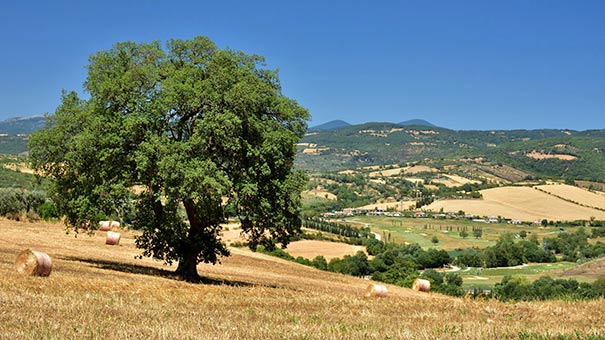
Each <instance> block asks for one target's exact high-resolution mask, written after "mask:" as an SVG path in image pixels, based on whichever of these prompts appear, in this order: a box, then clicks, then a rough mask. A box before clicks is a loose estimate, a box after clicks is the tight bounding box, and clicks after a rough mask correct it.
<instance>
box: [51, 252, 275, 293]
mask: <svg viewBox="0 0 605 340" xmlns="http://www.w3.org/2000/svg"><path fill="white" fill-rule="evenodd" d="M61 259H62V260H65V261H77V262H84V263H88V264H90V265H91V266H93V267H96V268H101V269H105V270H113V271H118V272H123V273H129V274H139V275H149V276H156V277H163V278H168V279H172V280H177V281H184V280H183V278H182V277H180V276H179V275H177V274H175V273H174V272H173V271H169V270H166V269H159V268H155V267H149V266H143V265H138V264H131V263H123V262H117V261H107V260H99V259H91V258H83V257H76V256H62V257H61ZM190 283H201V284H211V285H226V286H234V287H251V286H258V285H256V284H253V283H250V282H243V281H233V280H219V279H213V278H209V277H203V276H201V277H200V280H199V281H196V282H190ZM274 288H277V287H274Z"/></svg>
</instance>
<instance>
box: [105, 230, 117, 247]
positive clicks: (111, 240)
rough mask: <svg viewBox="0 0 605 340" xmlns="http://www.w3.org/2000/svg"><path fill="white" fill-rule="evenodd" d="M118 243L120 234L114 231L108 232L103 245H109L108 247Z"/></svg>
mask: <svg viewBox="0 0 605 340" xmlns="http://www.w3.org/2000/svg"><path fill="white" fill-rule="evenodd" d="M119 243H120V233H116V232H115V231H108V232H107V238H106V239H105V244H109V245H110V246H116V245H118V244H119Z"/></svg>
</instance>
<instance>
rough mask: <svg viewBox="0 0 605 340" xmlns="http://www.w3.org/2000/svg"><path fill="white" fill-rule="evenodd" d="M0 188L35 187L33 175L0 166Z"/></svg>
mask: <svg viewBox="0 0 605 340" xmlns="http://www.w3.org/2000/svg"><path fill="white" fill-rule="evenodd" d="M0 188H19V189H27V190H33V189H37V188H38V185H37V184H36V179H35V176H34V175H32V174H28V173H23V172H17V171H13V170H9V169H6V168H4V167H2V166H0Z"/></svg>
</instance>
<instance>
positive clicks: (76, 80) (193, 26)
mask: <svg viewBox="0 0 605 340" xmlns="http://www.w3.org/2000/svg"><path fill="white" fill-rule="evenodd" d="M196 35H206V36H208V37H210V38H211V39H212V40H214V41H215V42H216V43H217V44H218V45H219V46H220V47H223V48H224V47H229V48H232V49H237V50H243V51H245V52H247V53H255V54H260V55H263V56H265V57H266V58H267V61H268V64H269V66H270V67H271V68H279V69H280V78H281V81H282V85H283V90H284V93H285V94H286V95H287V96H289V97H292V98H294V99H296V100H298V101H299V103H301V104H302V105H303V106H305V107H306V108H308V109H309V111H310V112H311V114H312V116H313V118H312V121H311V122H310V125H311V126H313V125H318V124H321V123H324V122H327V121H330V120H334V119H342V120H345V121H347V122H349V123H361V122H367V121H390V122H400V121H403V120H408V119H413V118H420V119H425V120H428V121H430V122H432V123H434V124H437V125H440V126H443V127H448V128H452V129H464V130H467V129H481V130H488V129H515V128H525V129H538V128H569V129H575V130H585V129H593V128H599V129H603V128H605V1H599V0H595V1H590V0H582V1H578V0H569V1H557V0H543V1H532V0H509V1H449V0H443V1H437V0H436V1H423V0H418V1H315V0H310V1H283V0H282V1H262V0H258V1H241V2H237V1H201V0H200V1H160V0H144V1H128V0H121V1H114V0H108V1H82V0H74V1H62V0H54V1H2V2H1V4H0V42H1V44H2V49H1V52H0V120H3V119H6V118H10V117H16V116H31V115H35V114H41V113H44V112H54V110H55V108H56V107H57V105H58V103H59V98H60V94H61V90H62V89H66V90H77V91H79V92H80V93H82V83H83V81H84V80H85V78H86V72H85V70H84V67H85V66H86V64H87V62H88V56H89V55H90V54H92V53H94V52H96V51H99V50H103V49H108V48H110V47H111V45H112V44H114V43H115V42H118V41H125V40H131V41H136V42H142V41H151V40H160V41H162V42H165V41H167V40H168V39H170V38H181V39H189V38H192V37H194V36H196Z"/></svg>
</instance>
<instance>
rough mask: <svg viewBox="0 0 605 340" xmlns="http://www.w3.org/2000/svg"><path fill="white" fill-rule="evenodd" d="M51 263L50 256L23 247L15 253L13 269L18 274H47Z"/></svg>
mask: <svg viewBox="0 0 605 340" xmlns="http://www.w3.org/2000/svg"><path fill="white" fill-rule="evenodd" d="M51 267H52V263H51V261H50V257H49V256H48V255H47V254H45V253H41V252H39V251H34V250H29V249H25V250H23V251H22V252H20V253H19V255H17V260H16V261H15V269H17V272H18V273H20V274H26V275H35V276H48V275H50V271H51Z"/></svg>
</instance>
